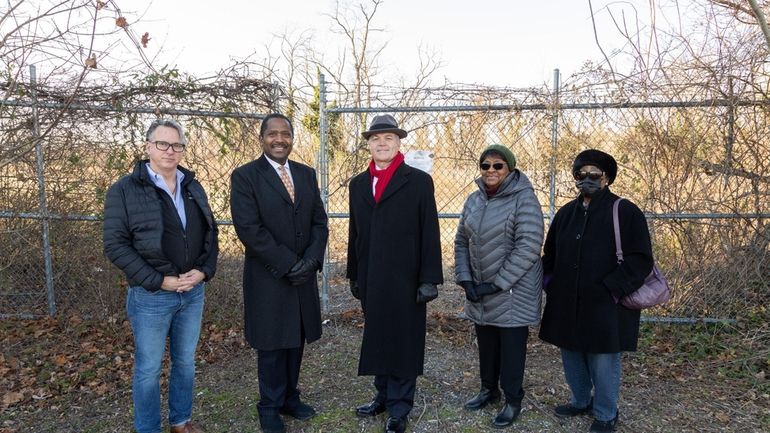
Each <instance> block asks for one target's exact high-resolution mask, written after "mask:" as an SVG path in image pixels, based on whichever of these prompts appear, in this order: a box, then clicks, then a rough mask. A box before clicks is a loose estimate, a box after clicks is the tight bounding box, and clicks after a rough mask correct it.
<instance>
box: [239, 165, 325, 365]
mask: <svg viewBox="0 0 770 433" xmlns="http://www.w3.org/2000/svg"><path fill="white" fill-rule="evenodd" d="M289 168H290V170H291V175H292V178H293V179H294V203H292V201H291V199H290V198H289V193H288V192H287V191H286V188H285V187H284V186H283V183H282V182H281V179H280V177H278V174H277V173H276V172H275V170H274V169H273V167H271V166H270V163H269V162H268V161H267V159H266V157H265V156H264V155H262V156H261V157H260V158H259V159H256V160H254V161H252V162H250V163H248V164H245V165H243V166H241V167H238V168H237V169H236V170H235V171H233V174H232V177H231V191H230V210H231V212H232V216H233V224H234V225H235V231H236V233H237V234H238V238H239V239H240V240H241V242H242V243H243V245H244V246H245V247H246V259H245V261H244V264H243V307H244V321H245V324H244V331H245V334H246V340H247V341H248V342H249V344H250V345H251V346H252V347H253V348H255V349H260V350H276V349H288V348H296V347H299V346H300V345H301V344H302V343H303V340H302V334H303V332H304V337H305V340H307V342H312V341H315V340H317V339H319V338H320V337H321V310H320V302H319V298H318V285H317V282H316V279H315V278H312V279H311V280H310V281H308V282H307V283H305V284H303V285H301V286H292V285H291V284H290V283H289V281H288V280H287V279H286V277H285V275H286V273H287V272H288V271H289V269H290V268H291V267H292V266H293V265H294V264H295V263H296V262H297V260H299V258H300V257H304V258H311V259H315V260H317V261H318V262H319V263H321V262H323V258H324V251H325V250H326V241H327V239H328V237H329V229H328V225H327V222H328V220H327V217H326V212H325V211H324V208H323V204H322V202H321V195H320V193H319V190H318V182H317V180H316V174H315V170H313V169H312V168H310V167H308V166H306V165H304V164H300V163H297V162H294V161H289Z"/></svg>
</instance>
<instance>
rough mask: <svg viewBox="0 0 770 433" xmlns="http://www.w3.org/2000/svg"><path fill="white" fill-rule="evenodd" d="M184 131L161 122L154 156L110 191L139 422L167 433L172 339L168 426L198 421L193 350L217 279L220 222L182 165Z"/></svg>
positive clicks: (110, 235)
mask: <svg viewBox="0 0 770 433" xmlns="http://www.w3.org/2000/svg"><path fill="white" fill-rule="evenodd" d="M185 147H186V141H185V136H184V129H183V128H182V126H181V125H180V124H178V123H177V122H175V121H173V120H164V119H159V120H156V121H154V122H153V123H152V124H151V125H150V127H149V128H148V129H147V134H146V142H145V150H146V151H147V154H148V155H149V159H148V160H143V161H140V162H138V163H137V164H136V166H135V167H134V171H133V173H131V174H129V175H127V176H124V177H122V178H121V179H120V180H118V181H117V182H116V183H115V184H114V185H112V186H111V187H110V188H109V189H108V190H107V196H106V198H105V203H104V252H105V254H106V255H107V257H108V258H109V259H110V261H112V263H113V264H115V266H117V267H118V268H120V270H121V271H123V272H124V273H125V275H126V279H127V280H128V285H129V289H128V299H127V301H126V310H127V313H128V319H129V320H130V322H131V329H132V330H133V333H134V346H135V348H136V351H135V356H134V358H135V363H134V378H133V387H132V391H133V399H134V427H135V429H136V431H137V432H139V433H155V432H160V431H161V418H160V370H161V361H162V359H163V353H164V352H165V348H166V339H169V340H170V354H171V373H170V378H169V397H168V401H169V425H170V427H171V432H172V433H183V432H184V433H199V432H202V430H201V429H200V428H199V427H197V426H196V425H195V424H193V423H192V421H191V418H192V397H193V381H194V376H195V349H196V346H197V345H198V337H199V335H200V328H201V319H202V317H203V300H204V281H208V280H209V279H211V278H212V277H213V276H214V272H215V271H216V264H217V255H218V252H219V248H218V243H217V242H218V241H217V234H218V232H217V226H216V222H215V221H214V215H213V214H212V212H211V207H210V206H209V203H208V199H207V198H206V192H205V191H204V190H203V187H202V186H201V184H200V183H198V181H197V180H195V174H194V173H193V172H191V171H189V170H186V169H185V168H183V167H181V166H179V163H180V161H181V160H182V155H183V153H184V151H185Z"/></svg>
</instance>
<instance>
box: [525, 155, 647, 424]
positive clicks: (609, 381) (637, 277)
mask: <svg viewBox="0 0 770 433" xmlns="http://www.w3.org/2000/svg"><path fill="white" fill-rule="evenodd" d="M617 167H618V166H617V163H616V162H615V159H614V158H613V157H612V156H610V155H608V154H607V153H604V152H601V151H599V150H595V149H589V150H586V151H583V152H581V153H580V154H578V156H577V157H576V159H575V161H574V163H573V165H572V170H573V176H574V178H575V181H576V182H575V184H576V186H577V188H578V189H579V190H580V194H579V195H578V197H577V198H576V199H575V200H573V201H571V202H569V203H567V204H566V205H565V206H564V207H562V208H561V209H559V211H558V212H557V213H556V216H555V217H554V219H553V221H552V222H551V226H550V228H549V230H548V235H547V236H546V240H545V246H544V250H543V272H544V274H545V281H546V283H547V284H545V285H544V286H545V291H546V305H545V311H544V313H543V320H542V323H541V327H540V338H541V339H542V340H544V341H546V342H549V343H551V344H554V345H555V346H558V347H559V348H560V349H561V355H562V362H563V366H564V375H565V378H566V380H567V383H568V384H569V386H570V389H571V391H572V399H571V402H570V403H569V404H565V405H561V406H557V407H556V408H555V412H556V415H557V416H562V417H565V416H575V415H581V414H584V413H589V412H591V411H593V414H594V418H595V419H594V422H593V424H592V426H591V431H592V432H603V431H614V429H615V425H616V423H617V420H618V407H617V401H618V394H619V390H620V375H621V365H620V355H621V352H623V351H635V350H636V344H637V339H638V334H639V310H630V309H628V308H626V307H624V306H622V305H621V304H619V303H618V301H617V300H618V299H620V298H621V297H623V296H625V295H628V294H630V293H633V292H634V291H635V290H636V289H638V288H639V287H640V286H641V285H642V283H643V282H644V279H645V278H646V277H647V275H649V274H650V272H651V271H652V266H653V259H652V247H651V243H650V234H649V231H648V229H647V221H646V220H645V217H644V214H643V213H642V211H641V210H639V208H638V207H637V206H636V205H635V204H634V203H632V202H630V201H629V200H623V201H621V202H620V206H619V222H620V237H621V243H622V245H623V253H624V261H623V262H621V263H618V261H617V258H616V255H615V251H616V249H615V239H614V229H613V222H612V206H613V203H614V202H615V200H617V199H618V196H616V195H615V194H613V193H612V192H611V191H610V189H609V185H611V184H612V182H613V181H614V180H615V176H616V175H617V169H618V168H617ZM592 392H593V396H592Z"/></svg>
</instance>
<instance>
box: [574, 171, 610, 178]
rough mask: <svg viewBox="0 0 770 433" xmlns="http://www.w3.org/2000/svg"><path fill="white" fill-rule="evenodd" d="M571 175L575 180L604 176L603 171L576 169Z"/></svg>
mask: <svg viewBox="0 0 770 433" xmlns="http://www.w3.org/2000/svg"><path fill="white" fill-rule="evenodd" d="M572 176H574V177H575V180H583V179H585V178H589V179H591V180H598V179H601V178H602V176H604V172H603V171H583V170H580V171H576V172H574V173H572Z"/></svg>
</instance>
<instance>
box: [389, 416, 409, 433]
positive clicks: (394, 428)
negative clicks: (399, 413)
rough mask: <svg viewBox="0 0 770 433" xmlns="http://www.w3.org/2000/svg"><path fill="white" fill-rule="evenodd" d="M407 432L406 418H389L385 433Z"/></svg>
mask: <svg viewBox="0 0 770 433" xmlns="http://www.w3.org/2000/svg"><path fill="white" fill-rule="evenodd" d="M405 431H406V418H396V417H393V416H389V417H388V421H387V422H386V423H385V433H404V432H405Z"/></svg>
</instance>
